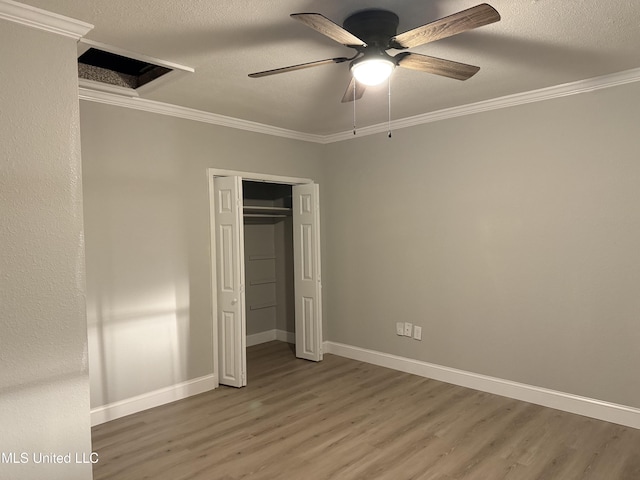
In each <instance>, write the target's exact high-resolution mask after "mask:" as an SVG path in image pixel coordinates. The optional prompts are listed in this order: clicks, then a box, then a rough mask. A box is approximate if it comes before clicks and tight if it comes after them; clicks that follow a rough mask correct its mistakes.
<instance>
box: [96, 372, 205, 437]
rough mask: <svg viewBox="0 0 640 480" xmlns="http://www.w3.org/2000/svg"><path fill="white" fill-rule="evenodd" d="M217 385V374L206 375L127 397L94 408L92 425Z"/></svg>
mask: <svg viewBox="0 0 640 480" xmlns="http://www.w3.org/2000/svg"><path fill="white" fill-rule="evenodd" d="M217 387H218V378H217V376H216V375H206V376H204V377H199V378H194V379H193V380H188V381H186V382H182V383H178V384H176V385H172V386H170V387H166V388H161V389H159V390H154V391H153V392H148V393H144V394H142V395H138V396H136V397H132V398H127V399H126V400H121V401H119V402H114V403H110V404H108V405H104V406H102V407H97V408H93V409H91V426H92V427H93V426H95V425H100V424H101V423H105V422H108V421H110V420H115V419H116V418H120V417H125V416H127V415H131V414H132V413H137V412H141V411H143V410H147V409H149V408H154V407H159V406H160V405H165V404H167V403H171V402H175V401H176V400H182V399H183V398H187V397H190V396H192V395H198V394H199V393H204V392H208V391H209V390H213V389H214V388H217Z"/></svg>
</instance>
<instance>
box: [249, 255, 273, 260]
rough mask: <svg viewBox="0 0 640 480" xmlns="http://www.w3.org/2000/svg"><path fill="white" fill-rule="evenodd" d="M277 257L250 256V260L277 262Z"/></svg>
mask: <svg viewBox="0 0 640 480" xmlns="http://www.w3.org/2000/svg"><path fill="white" fill-rule="evenodd" d="M275 259H276V256H275V255H249V260H275Z"/></svg>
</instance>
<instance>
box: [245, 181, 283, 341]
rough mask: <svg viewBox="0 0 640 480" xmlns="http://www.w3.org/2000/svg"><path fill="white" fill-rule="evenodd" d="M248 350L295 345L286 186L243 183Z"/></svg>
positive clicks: (254, 182) (251, 182) (265, 183)
mask: <svg viewBox="0 0 640 480" xmlns="http://www.w3.org/2000/svg"><path fill="white" fill-rule="evenodd" d="M242 191H243V204H244V209H243V210H244V211H243V218H244V259H245V262H244V264H245V304H246V331H247V340H248V343H247V344H248V345H254V344H256V343H261V342H262V341H264V340H261V339H273V338H274V337H275V338H277V339H279V340H286V341H289V342H290V343H295V297H294V277H293V275H294V270H293V268H294V267H293V219H292V208H291V207H292V198H291V196H292V188H291V185H284V184H278V183H267V182H256V181H249V180H243V182H242Z"/></svg>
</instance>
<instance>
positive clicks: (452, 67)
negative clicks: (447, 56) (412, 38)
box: [394, 52, 480, 80]
mask: <svg viewBox="0 0 640 480" xmlns="http://www.w3.org/2000/svg"><path fill="white" fill-rule="evenodd" d="M394 58H396V59H398V66H400V67H404V68H410V69H411V70H419V71H421V72H427V73H433V74H435V75H442V76H443V77H449V78H455V79H456V80H467V79H468V78H471V77H473V76H474V75H475V74H476V73H478V70H480V67H476V66H474V65H467V64H466V63H459V62H454V61H452V60H444V59H442V58H436V57H429V56H427V55H421V54H419V53H410V52H403V53H399V54H398V55H396V56H395V57H394Z"/></svg>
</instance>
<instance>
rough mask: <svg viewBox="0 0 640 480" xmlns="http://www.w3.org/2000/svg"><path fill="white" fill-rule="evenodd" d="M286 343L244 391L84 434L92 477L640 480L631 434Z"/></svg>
mask: <svg viewBox="0 0 640 480" xmlns="http://www.w3.org/2000/svg"><path fill="white" fill-rule="evenodd" d="M291 348H292V347H291V346H289V345H288V344H285V343H280V342H270V343H266V344H262V345H256V346H255V347H251V348H249V349H248V351H247V362H248V379H249V385H248V386H247V387H245V388H243V389H234V388H228V387H220V388H219V389H216V390H214V391H211V392H207V393H204V394H201V395H198V396H195V397H191V398H188V399H185V400H182V401H179V402H175V403H172V404H170V405H165V406H162V407H158V408H155V409H152V410H148V411H145V412H141V413H138V414H135V415H131V416H129V417H125V418H122V419H118V420H115V421H112V422H109V423H106V424H103V425H99V426H97V427H94V429H93V448H94V451H97V452H98V454H99V462H98V463H97V464H96V465H94V479H95V480H103V479H118V480H128V479H131V480H141V479H155V480H182V479H185V480H186V479H189V480H204V479H206V480H239V479H251V480H267V479H287V480H298V479H300V480H302V479H304V480H322V479H339V480H348V479H385V480H386V479H388V480H409V479H416V480H418V479H419V480H453V479H482V480H507V479H508V480H529V479H540V480H553V479H562V480H574V479H575V480H638V479H640V430H636V429H632V428H627V427H622V426H619V425H615V424H610V423H606V422H602V421H598V420H593V419H590V418H586V417H581V416H578V415H572V414H569V413H564V412H560V411H557V410H552V409H549V408H544V407H540V406H537V405H532V404H529V403H525V402H520V401H517V400H511V399H508V398H505V397H499V396H496V395H491V394H487V393H482V392H478V391H475V390H470V389H466V388H462V387H457V386H454V385H450V384H446V383H442V382H438V381H435V380H429V379H426V378H422V377H418V376H414V375H409V374H406V373H401V372H396V371H393V370H389V369H386V368H382V367H377V366H374V365H368V364H366V363H362V362H358V361H355V360H349V359H345V358H341V357H337V356H334V355H325V360H324V361H323V362H320V363H317V364H316V363H312V362H307V361H305V360H298V359H296V358H295V357H294V355H293V353H292V350H291Z"/></svg>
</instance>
